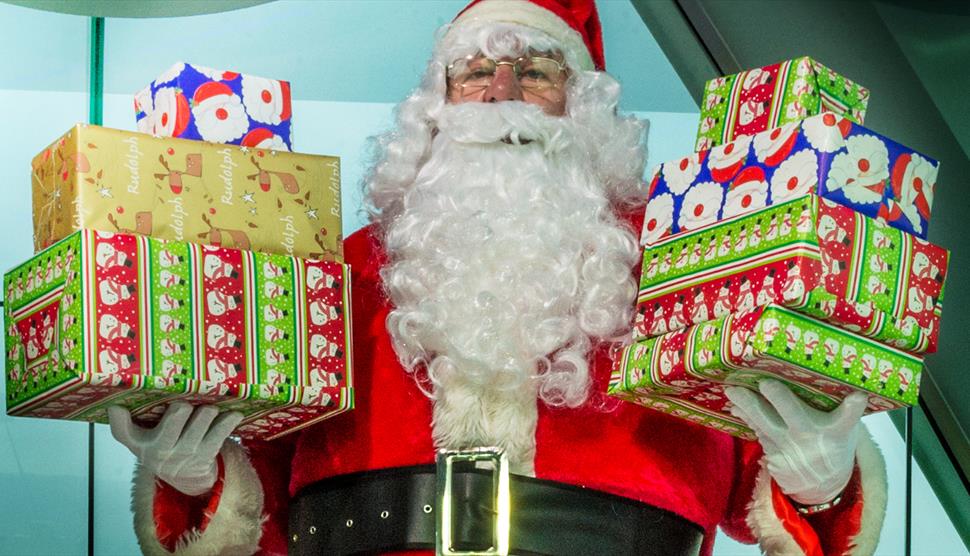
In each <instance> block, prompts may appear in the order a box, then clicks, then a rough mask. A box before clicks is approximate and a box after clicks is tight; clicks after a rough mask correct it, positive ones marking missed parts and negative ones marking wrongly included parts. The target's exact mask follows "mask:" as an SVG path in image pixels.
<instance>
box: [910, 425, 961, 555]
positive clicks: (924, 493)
mask: <svg viewBox="0 0 970 556" xmlns="http://www.w3.org/2000/svg"><path fill="white" fill-rule="evenodd" d="M913 413H914V417H913V438H914V439H919V440H918V441H916V442H914V445H913V494H912V496H913V499H912V500H913V502H912V503H913V508H912V516H913V517H912V531H913V538H912V551H913V554H914V555H917V556H922V555H933V556H959V555H964V554H967V553H968V548H970V547H968V544H967V541H970V530H967V529H966V528H965V527H964V529H963V530H962V532H961V531H960V529H958V527H957V526H955V524H954V522H953V519H952V517H956V518H958V519H959V518H961V517H962V518H965V517H966V509H967V507H968V497H970V493H968V492H967V490H966V488H965V487H964V486H963V483H962V481H961V480H960V478H959V477H958V475H957V471H956V469H954V467H953V465H952V463H951V462H950V460H949V458H948V457H947V454H946V452H945V450H944V449H943V446H942V444H941V443H940V438H939V437H938V436H937V435H936V433H935V431H934V430H933V428H932V426H931V425H930V423H929V420H928V419H927V415H926V414H925V413H924V412H923V409H922V408H921V407H918V408H916V409H915V410H914V411H913ZM917 460H920V461H931V460H933V462H934V465H933V467H932V468H933V469H934V470H935V472H936V473H935V475H933V476H934V478H935V482H934V483H932V484H931V483H930V481H929V480H928V477H927V475H926V474H924V473H923V470H922V469H920V465H919V464H918V463H917ZM961 487H963V488H961ZM947 488H950V490H948V491H947V490H945V489H947ZM947 510H949V515H948V511H947ZM955 510H956V511H955ZM960 510H962V515H961V512H960ZM951 516H952V517H951ZM961 537H962V538H961Z"/></svg>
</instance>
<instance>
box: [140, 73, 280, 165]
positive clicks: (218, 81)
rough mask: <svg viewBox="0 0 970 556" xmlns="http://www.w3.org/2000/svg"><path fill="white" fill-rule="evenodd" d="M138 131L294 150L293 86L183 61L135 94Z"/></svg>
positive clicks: (277, 80)
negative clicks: (291, 94)
mask: <svg viewBox="0 0 970 556" xmlns="http://www.w3.org/2000/svg"><path fill="white" fill-rule="evenodd" d="M135 122H136V123H137V125H138V131H140V132H142V133H148V134H151V135H155V136H157V137H181V138H182V139H196V140H202V141H209V142H212V143H225V144H229V145H243V146H246V147H253V148H258V149H267V150H278V151H291V150H293V139H292V134H293V130H292V99H291V98H290V83H289V82H288V81H282V80H279V79H267V78H265V77H256V76H254V75H247V74H243V73H237V72H234V71H225V70H215V69H212V68H207V67H203V66H197V65H193V64H186V63H184V62H178V63H176V64H175V65H174V66H172V67H170V68H169V69H168V70H166V71H165V72H164V73H162V75H159V76H158V77H157V78H156V79H155V81H152V82H151V84H150V85H149V86H147V87H145V88H144V89H142V90H141V91H139V92H138V94H136V95H135Z"/></svg>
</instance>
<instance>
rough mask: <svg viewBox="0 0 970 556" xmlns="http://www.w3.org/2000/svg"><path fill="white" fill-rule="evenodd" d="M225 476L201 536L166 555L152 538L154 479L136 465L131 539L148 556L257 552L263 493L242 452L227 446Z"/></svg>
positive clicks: (192, 536)
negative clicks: (133, 536)
mask: <svg viewBox="0 0 970 556" xmlns="http://www.w3.org/2000/svg"><path fill="white" fill-rule="evenodd" d="M219 453H220V454H221V455H222V462H223V469H224V476H223V486H222V496H221V497H220V499H219V507H218V508H217V509H216V512H215V513H214V514H213V515H212V517H211V519H210V520H209V524H208V525H207V526H206V528H205V530H204V531H203V532H202V533H199V532H198V531H192V532H190V533H189V534H188V535H187V536H186V538H184V539H182V540H180V541H179V543H178V545H177V546H176V547H175V552H169V551H168V550H167V549H166V548H165V547H164V546H162V544H161V543H159V542H158V537H156V536H155V517H154V511H153V507H154V500H155V481H156V478H155V475H154V474H152V473H151V472H150V471H148V470H146V469H143V468H142V467H141V466H140V465H139V466H138V467H137V468H136V469H135V481H134V486H133V487H132V500H131V508H132V510H133V511H134V514H135V534H136V535H137V536H138V544H139V545H141V550H142V553H144V554H147V555H148V556H173V555H177V556H212V555H216V554H253V553H255V552H256V551H257V550H258V549H259V536H260V533H261V531H262V525H263V517H262V513H263V489H262V485H261V484H260V481H259V477H258V476H257V475H256V470H255V469H253V466H252V464H250V463H249V458H248V457H247V456H246V452H245V450H244V449H243V448H242V447H240V446H239V445H238V444H236V443H235V442H226V443H225V444H224V445H223V447H222V450H221V451H220V452H219Z"/></svg>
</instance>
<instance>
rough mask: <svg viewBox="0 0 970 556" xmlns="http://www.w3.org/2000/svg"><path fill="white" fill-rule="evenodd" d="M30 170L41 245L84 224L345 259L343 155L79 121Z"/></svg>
mask: <svg viewBox="0 0 970 556" xmlns="http://www.w3.org/2000/svg"><path fill="white" fill-rule="evenodd" d="M31 170H32V174H33V204H34V206H33V213H34V248H35V251H37V252H39V251H40V250H42V249H45V248H46V247H48V246H50V245H52V244H53V243H54V242H56V241H58V240H61V239H63V238H65V237H67V236H68V235H69V234H71V233H72V232H74V231H76V230H79V229H82V228H87V229H94V230H104V231H112V232H122V233H137V234H142V235H147V236H151V237H156V238H160V239H167V240H172V241H190V242H196V243H204V244H208V245H215V246H221V247H231V248H233V249H242V250H252V251H261V252H266V253H277V254H281V255H290V256H296V257H303V258H307V259H325V260H332V261H337V262H341V261H343V245H342V237H341V228H340V159H339V158H337V157H332V156H317V155H308V154H297V153H289V152H284V151H274V150H268V149H262V148H249V147H237V146H233V145H219V144H215V143H206V142H202V141H189V140H183V139H170V138H158V137H152V136H151V135H145V134H142V133H134V132H130V131H121V130H116V129H108V128H103V127H98V126H89V125H84V124H78V125H76V126H75V127H74V128H72V129H71V130H70V131H68V132H67V133H66V134H64V135H63V136H62V137H60V138H59V139H58V140H57V141H55V142H54V143H52V144H51V145H50V146H48V147H47V148H45V149H44V150H43V151H42V152H41V153H40V154H38V155H37V156H35V157H34V159H33V161H32V163H31Z"/></svg>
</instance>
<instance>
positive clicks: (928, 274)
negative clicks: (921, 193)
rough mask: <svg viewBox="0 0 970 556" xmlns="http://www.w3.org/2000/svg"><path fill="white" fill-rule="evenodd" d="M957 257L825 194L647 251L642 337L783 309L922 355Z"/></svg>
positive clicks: (934, 333)
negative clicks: (774, 306)
mask: <svg viewBox="0 0 970 556" xmlns="http://www.w3.org/2000/svg"><path fill="white" fill-rule="evenodd" d="M948 260H949V253H948V251H947V250H946V249H943V248H942V247H938V246H936V245H933V244H931V243H929V242H927V241H924V240H922V239H919V238H917V237H915V236H912V235H910V234H907V233H905V232H902V231H900V230H897V229H895V228H892V227H889V226H887V225H885V224H882V223H880V222H879V221H877V220H873V219H871V218H866V217H865V216H862V215H861V214H859V213H858V212H855V211H853V210H852V209H850V208H847V207H844V206H842V205H838V204H836V203H833V202H831V201H828V200H826V199H824V198H821V197H818V196H816V195H806V196H802V197H799V198H796V199H795V200H792V201H789V202H786V203H782V204H779V205H772V206H769V207H765V208H762V209H760V210H757V211H755V212H752V213H748V214H742V215H738V216H734V217H730V218H727V219H724V220H720V221H717V222H714V223H712V224H709V225H706V226H702V227H700V228H697V229H695V230H691V231H686V232H681V233H678V234H673V235H670V236H666V237H664V238H662V239H660V240H658V241H656V242H655V243H653V244H652V245H650V246H649V247H647V248H646V249H645V250H644V257H643V268H642V274H641V278H640V292H639V295H638V299H637V314H636V318H635V336H636V337H637V338H648V337H651V336H657V335H660V334H664V333H667V332H670V331H674V330H677V329H680V328H684V327H686V326H689V325H691V324H698V323H701V322H705V321H707V320H709V319H713V318H718V317H722V316H724V315H726V314H728V313H731V312H733V311H741V310H751V309H754V308H755V307H756V306H762V305H766V304H768V303H778V304H782V305H785V306H788V307H790V308H793V309H796V310H798V311H800V312H802V313H805V314H808V315H811V316H813V317H815V318H818V319H822V320H825V321H828V322H830V323H832V324H835V325H837V326H841V327H843V328H846V329H847V330H851V331H854V332H857V333H859V334H862V335H864V336H868V337H870V338H873V339H875V340H878V341H881V342H884V343H887V344H891V345H893V346H895V347H898V348H900V349H904V350H907V351H910V352H913V353H927V352H933V351H935V349H936V343H937V338H938V336H939V327H940V315H941V311H942V304H943V292H944V281H945V279H946V271H947V263H948Z"/></svg>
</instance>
